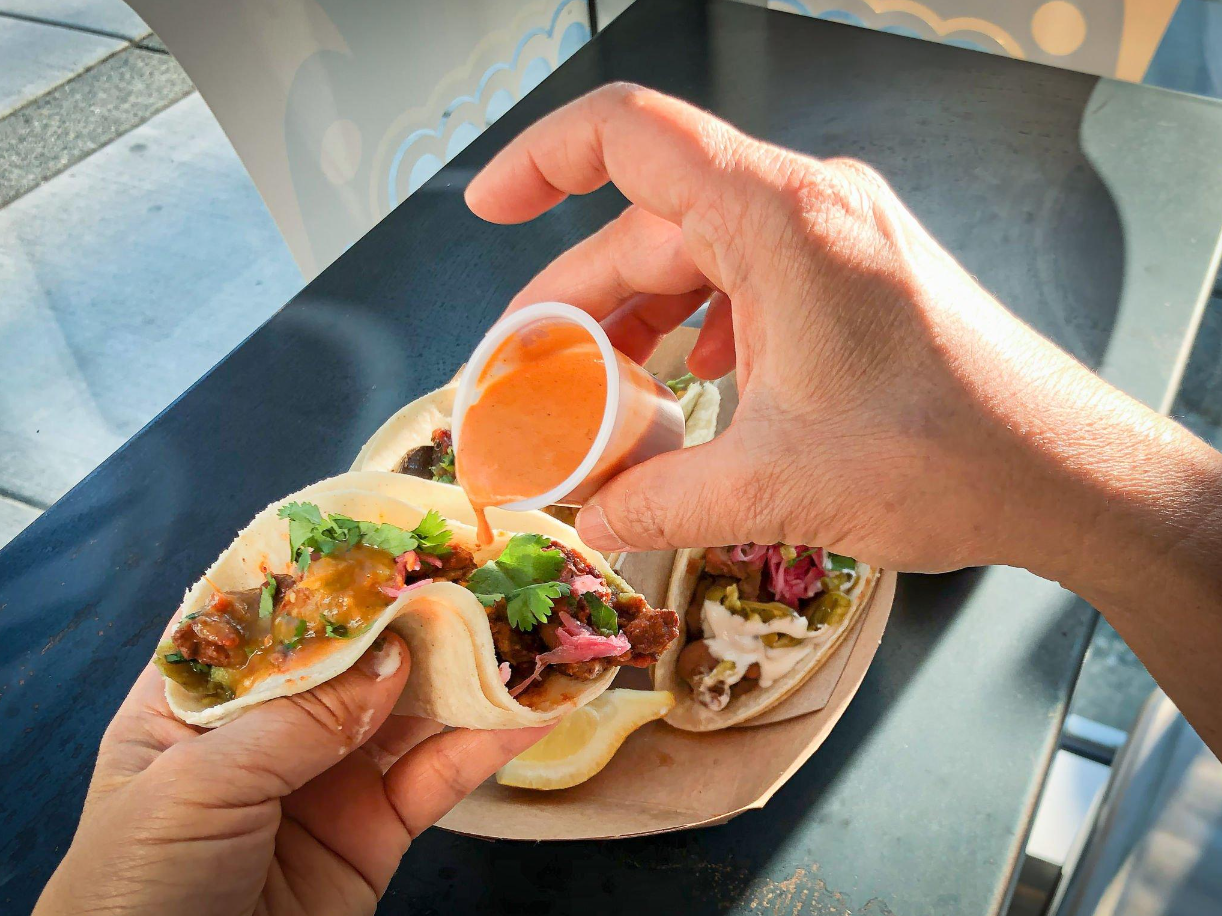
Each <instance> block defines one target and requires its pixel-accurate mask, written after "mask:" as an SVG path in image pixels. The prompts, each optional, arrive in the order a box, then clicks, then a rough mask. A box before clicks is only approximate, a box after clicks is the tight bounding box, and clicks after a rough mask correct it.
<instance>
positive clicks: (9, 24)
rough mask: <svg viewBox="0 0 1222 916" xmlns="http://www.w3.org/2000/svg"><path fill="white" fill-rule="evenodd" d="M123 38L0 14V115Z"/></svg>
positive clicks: (113, 48) (119, 44)
mask: <svg viewBox="0 0 1222 916" xmlns="http://www.w3.org/2000/svg"><path fill="white" fill-rule="evenodd" d="M126 44H127V42H126V41H124V40H122V39H118V38H110V37H107V36H104V35H97V34H95V33H93V32H81V31H77V30H76V29H65V28H62V27H60V26H54V25H45V24H43V23H41V22H29V21H27V20H24V19H12V18H9V17H0V61H3V62H4V64H3V66H0V117H3V116H4V115H6V114H9V113H10V112H12V111H14V110H15V109H17V108H20V107H21V106H22V105H25V104H27V103H28V102H31V101H33V100H34V99H36V98H38V97H39V96H41V95H43V94H44V93H47V92H49V91H50V90H52V89H54V88H55V87H56V86H58V85H60V84H61V83H64V82H67V81H68V80H70V79H71V78H72V77H73V76H75V75H76V74H77V73H79V72H80V71H82V70H84V69H85V68H86V67H90V66H92V65H93V64H96V63H98V62H99V61H101V60H104V59H105V58H107V57H109V56H110V55H111V54H114V53H115V52H117V51H120V50H122V49H123V48H124V47H125V46H126Z"/></svg>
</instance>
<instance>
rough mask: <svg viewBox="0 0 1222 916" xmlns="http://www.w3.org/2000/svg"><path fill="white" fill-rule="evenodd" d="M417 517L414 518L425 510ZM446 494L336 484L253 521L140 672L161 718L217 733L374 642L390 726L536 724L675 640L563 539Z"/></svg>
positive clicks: (670, 615) (542, 518)
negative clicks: (393, 644) (487, 528)
mask: <svg viewBox="0 0 1222 916" xmlns="http://www.w3.org/2000/svg"><path fill="white" fill-rule="evenodd" d="M426 507H427V508H426ZM472 520H473V519H472V516H471V509H470V507H469V506H468V505H467V504H466V501H465V499H464V498H463V496H462V492H461V491H460V490H458V489H457V488H455V487H447V486H443V485H440V484H435V483H430V482H427V481H422V480H418V479H415V478H411V477H404V476H402V475H397V474H386V473H374V472H366V473H350V474H344V475H341V476H339V477H335V478H332V479H330V480H326V481H323V482H321V483H319V484H315V485H314V486H312V487H308V488H306V489H305V490H302V491H300V492H298V493H295V494H293V495H292V496H290V497H287V498H286V499H284V500H280V501H278V502H276V503H273V504H272V505H271V506H268V507H267V508H266V509H264V510H263V511H262V512H260V513H259V514H258V515H257V516H256V517H255V519H254V521H252V522H251V523H250V525H249V526H247V527H246V528H245V529H244V530H243V531H242V532H241V533H240V534H239V535H238V536H237V538H236V539H235V540H234V542H233V543H232V544H231V545H230V546H229V548H228V549H227V550H226V551H225V552H224V553H222V554H221V556H220V558H219V559H218V560H217V561H216V562H215V563H214V564H213V565H212V566H211V568H209V570H208V571H207V573H206V574H205V575H204V576H203V578H201V579H200V581H199V582H197V583H196V584H195V585H194V586H193V587H192V588H191V589H190V591H188V592H187V594H186V597H185V598H184V599H183V602H182V605H181V608H180V612H179V617H178V620H177V623H176V624H175V625H174V626H173V628H172V629H171V631H170V633H169V636H168V638H167V640H166V641H165V642H163V643H162V644H161V645H160V646H158V648H157V652H156V655H155V656H154V662H155V664H156V665H157V667H158V668H159V669H160V671H161V673H162V674H163V675H164V676H165V679H166V698H167V700H168V701H169V705H170V709H171V710H172V711H173V712H174V714H175V715H177V716H178V717H179V718H180V719H182V720H183V721H185V722H188V723H190V724H192V725H201V726H216V725H221V724H223V723H225V722H228V721H230V720H231V719H233V718H234V717H236V716H237V715H240V714H241V712H242V711H243V710H245V709H248V708H250V707H251V706H255V705H257V704H259V703H262V702H265V701H267V700H269V699H273V698H275V697H281V696H288V695H291V694H294V693H299V692H301V691H304V690H308V689H310V688H311V687H314V686H316V685H318V684H321V683H323V682H324V681H327V680H329V679H330V678H333V677H335V676H337V675H339V674H340V673H342V672H343V671H345V670H347V669H348V668H349V667H351V666H352V665H353V664H354V663H355V662H356V661H357V659H359V658H360V657H361V655H362V654H363V653H364V651H365V650H366V649H367V648H368V647H369V646H370V645H371V644H372V643H373V642H374V641H375V640H377V639H378V637H379V636H380V635H381V634H382V632H383V631H384V630H385V629H387V628H390V629H391V630H393V631H394V632H396V633H398V634H399V635H400V636H402V637H403V638H404V640H405V641H406V642H407V645H408V649H409V651H410V653H411V674H410V676H409V678H408V681H407V686H406V688H405V690H404V693H403V695H402V697H401V698H400V700H399V702H398V704H397V705H396V707H395V712H397V713H400V714H404V715H418V716H426V717H428V718H431V719H435V720H437V721H439V722H441V723H443V724H445V725H450V726H455V727H466V728H517V727H523V726H530V725H539V724H543V723H547V722H552V721H554V720H556V719H558V718H560V717H561V716H563V715H564V714H565V713H567V712H569V711H571V710H572V709H575V708H577V707H579V706H582V705H584V704H585V703H587V702H589V701H590V700H592V699H593V698H594V697H596V696H598V695H599V694H601V693H602V692H603V691H604V690H606V688H607V687H608V686H609V685H610V683H611V680H612V679H613V678H614V677H615V674H616V671H617V669H618V668H619V667H621V666H625V665H628V666H634V667H645V666H648V665H650V664H653V663H654V662H656V661H657V659H658V657H659V656H660V655H661V653H662V652H663V651H664V650H665V648H666V646H667V645H668V644H669V643H671V642H672V641H673V640H674V638H675V636H676V634H677V631H678V617H677V615H676V614H675V613H674V612H673V611H666V610H655V609H654V608H651V607H650V606H649V605H648V604H647V603H646V601H645V599H644V598H643V597H641V596H640V595H638V594H636V593H634V592H633V591H632V589H631V588H630V587H629V586H628V585H627V584H626V583H625V582H624V581H623V580H622V579H620V578H619V576H617V575H616V574H615V573H614V572H612V570H611V569H610V567H609V566H608V565H607V563H606V561H605V560H604V559H603V557H602V556H600V555H599V554H597V553H596V552H594V551H592V550H590V549H589V548H587V547H586V546H585V545H584V544H582V543H581V541H580V540H578V538H577V537H576V534H575V533H574V532H573V530H572V529H571V528H569V527H567V526H565V525H562V524H560V523H558V522H557V521H555V520H554V519H551V518H549V517H547V516H546V515H543V514H541V513H538V512H531V513H508V512H502V511H499V510H493V511H491V512H490V513H489V520H490V521H491V522H492V524H493V526H494V527H495V537H494V540H493V542H492V543H491V544H490V545H488V546H487V547H484V548H478V547H477V546H476V543H475V531H474V528H473V527H472V526H471V524H470V523H471V521H472Z"/></svg>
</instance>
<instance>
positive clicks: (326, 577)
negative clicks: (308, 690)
mask: <svg viewBox="0 0 1222 916" xmlns="http://www.w3.org/2000/svg"><path fill="white" fill-rule="evenodd" d="M394 573H395V558H394V557H393V556H391V555H390V553H388V552H387V551H385V550H379V549H377V548H375V547H368V546H366V545H364V544H358V545H356V546H355V547H352V548H350V549H348V550H345V551H343V552H342V553H337V554H333V555H331V556H329V557H319V558H318V559H317V560H314V561H313V562H311V563H310V565H309V568H307V569H306V572H305V575H304V576H303V577H302V579H301V581H300V582H298V583H297V585H296V586H294V587H293V588H292V589H291V590H290V591H289V593H288V594H287V595H285V597H284V600H283V601H282V602H281V603H280V605H279V607H277V608H276V613H275V616H274V617H272V618H271V621H270V626H268V627H266V628H265V629H264V632H262V633H261V634H260V635H258V636H256V637H255V641H254V642H253V644H248V646H247V652H248V655H247V658H246V662H245V663H244V664H243V665H242V667H241V668H239V669H234V675H233V677H232V679H231V685H230V686H231V689H232V690H233V692H234V695H235V696H241V695H242V694H244V693H246V692H247V691H248V690H249V689H250V688H251V687H253V686H254V685H256V684H258V683H259V682H261V681H262V680H264V679H265V678H266V677H267V676H268V675H270V674H272V673H274V672H279V671H285V670H292V669H295V668H304V667H308V666H309V665H311V664H313V663H314V662H316V661H319V660H321V659H322V658H324V657H326V656H327V655H328V654H329V653H330V652H331V651H333V650H334V649H336V648H338V646H339V645H341V644H342V642H343V640H341V639H339V638H332V639H327V638H326V627H327V624H328V623H330V624H331V626H332V627H337V626H342V627H345V628H346V629H347V632H348V633H349V634H350V635H352V634H356V633H359V632H360V631H361V630H363V629H364V628H365V627H366V626H368V625H369V624H370V623H372V622H373V621H374V620H375V619H377V617H378V615H379V614H381V613H382V611H384V610H386V608H387V607H388V606H389V605H390V603H391V602H392V601H393V600H394V599H393V598H391V597H390V596H388V595H387V594H386V593H385V592H383V591H382V590H381V588H380V586H382V585H388V584H390V583H392V582H393V580H394ZM324 618H325V619H324ZM298 621H304V622H305V625H306V627H305V631H304V633H302V634H301V636H300V637H298V634H297V627H298ZM318 637H323V638H322V639H319V638H318ZM293 640H298V643H297V647H296V648H294V649H292V650H291V651H287V652H286V650H285V648H284V645H285V643H291V642H292V641H293Z"/></svg>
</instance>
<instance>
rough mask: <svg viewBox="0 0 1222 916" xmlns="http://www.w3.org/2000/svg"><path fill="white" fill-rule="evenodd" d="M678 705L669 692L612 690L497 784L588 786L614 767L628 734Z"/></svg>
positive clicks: (509, 767) (516, 762) (512, 765)
mask: <svg viewBox="0 0 1222 916" xmlns="http://www.w3.org/2000/svg"><path fill="white" fill-rule="evenodd" d="M674 705H675V698H674V697H673V696H671V694H670V693H669V692H668V691H666V690H626V689H615V690H608V691H606V692H605V693H603V694H602V695H600V696H599V697H598V698H596V699H594V700H592V701H591V702H589V703H587V704H586V705H585V706H583V707H581V708H580V709H576V710H574V711H573V712H571V713H569V714H568V715H567V716H565V717H564V718H563V719H561V720H560V724H559V725H557V726H556V727H555V728H554V729H552V732H551V734H549V735H548V736H547V737H546V738H544V739H543V740H542V741H540V742H539V743H538V744H536V745H534V746H533V747H531V748H528V749H527V750H525V751H523V752H522V753H521V754H519V755H518V756H517V757H515V758H513V760H511V761H509V763H507V764H505V766H503V767H501V768H500V769H499V770H497V772H496V781H497V782H499V783H500V784H501V785H503V786H517V787H518V788H521V789H567V788H569V787H570V786H575V785H578V784H579V783H583V782H585V781H586V780H587V779H589V778H590V777H591V776H593V775H594V774H595V773H597V772H598V771H599V770H601V769H602V768H603V767H605V766H606V765H607V764H608V763H610V762H611V758H612V757H614V756H615V752H616V751H618V750H619V747H620V745H621V744H623V743H624V740H625V739H626V738H627V737H628V736H629V735H631V734H632V733H633V732H634V731H636V730H637V729H638V728H640V727H641V726H642V725H644V724H645V723H646V722H652V721H653V720H654V719H660V718H662V717H663V716H664V715H666V714H667V713H668V712H670V708H671V707H672V706H674Z"/></svg>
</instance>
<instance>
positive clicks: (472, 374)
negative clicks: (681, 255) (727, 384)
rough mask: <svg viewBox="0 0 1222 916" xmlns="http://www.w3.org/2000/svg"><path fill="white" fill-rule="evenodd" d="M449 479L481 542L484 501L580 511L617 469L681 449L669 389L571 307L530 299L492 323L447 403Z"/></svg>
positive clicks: (678, 415)
mask: <svg viewBox="0 0 1222 916" xmlns="http://www.w3.org/2000/svg"><path fill="white" fill-rule="evenodd" d="M453 435H454V458H455V471H456V473H455V476H456V477H457V479H458V482H459V484H461V486H462V488H463V490H464V491H465V492H466V494H467V498H468V499H469V500H471V506H472V508H474V509H475V514H476V517H477V518H478V519H479V543H481V544H486V543H489V542H490V541H491V539H492V531H491V528H490V526H489V525H488V522H487V519H486V518H485V510H486V509H487V508H488V507H489V506H498V507H500V508H502V509H509V510H511V511H515V512H526V511H529V510H531V509H542V508H544V507H545V506H550V505H566V506H580V505H581V504H582V503H583V502H584V501H585V500H587V499H588V498H589V497H591V496H593V495H594V493H596V492H597V491H598V489H599V488H600V487H601V486H602V485H603V484H604V483H605V482H606V481H608V480H610V479H611V478H612V477H614V476H615V475H616V474H619V473H620V472H621V471H624V470H626V469H627V468H629V467H632V466H633V465H635V464H640V463H641V462H642V461H646V460H647V459H649V458H652V457H654V456H655V455H660V454H661V453H662V452H668V451H671V450H673V449H677V448H681V447H682V446H683V411H682V410H681V409H680V407H679V402H678V400H677V399H676V398H675V395H674V393H673V392H671V390H670V389H669V388H667V387H666V386H665V385H663V384H662V383H661V382H659V381H658V380H657V379H655V378H654V377H653V376H652V375H650V374H649V373H648V372H647V371H646V370H645V369H643V368H642V367H641V366H639V365H637V364H636V363H635V362H633V361H632V360H630V359H628V357H626V356H624V355H623V354H622V353H620V352H618V351H617V350H616V349H615V348H614V347H612V346H611V341H610V340H609V339H608V338H607V335H606V333H605V332H604V331H603V329H602V328H601V327H600V326H599V324H598V322H596V321H595V320H594V319H593V318H591V317H590V316H589V315H588V314H586V313H585V312H583V311H581V310H580V309H577V308H574V307H573V306H571V305H564V304H563V303H559V302H541V303H538V304H536V305H532V306H528V307H527V308H524V309H521V310H520V311H516V312H514V313H513V314H511V315H508V316H506V317H505V318H503V319H501V320H500V321H498V322H497V323H496V324H495V325H493V326H492V328H491V329H490V330H489V331H488V333H487V335H485V337H484V339H483V340H482V341H481V342H480V344H479V346H478V347H476V348H475V352H474V353H473V354H472V355H471V359H470V361H469V362H468V363H467V368H466V369H465V370H464V371H463V375H462V380H461V381H460V383H459V387H458V393H457V396H456V398H455V403H454V422H453Z"/></svg>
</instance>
